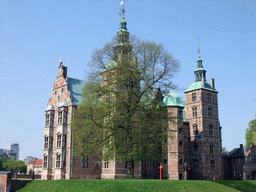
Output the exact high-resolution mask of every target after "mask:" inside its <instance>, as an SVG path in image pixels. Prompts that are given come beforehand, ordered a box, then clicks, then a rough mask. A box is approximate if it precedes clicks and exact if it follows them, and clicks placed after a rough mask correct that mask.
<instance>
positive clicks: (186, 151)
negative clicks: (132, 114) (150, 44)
mask: <svg viewBox="0 0 256 192" xmlns="http://www.w3.org/2000/svg"><path fill="white" fill-rule="evenodd" d="M117 36H118V44H117V45H116V46H119V48H121V49H122V45H123V43H128V44H129V32H128V30H127V28H126V21H125V20H124V17H123V18H122V19H121V22H120V28H119V31H118V32H117ZM112 64H113V62H110V63H109V64H108V67H106V69H107V70H105V73H107V71H108V69H110V68H111V67H112ZM191 75H192V74H191ZM194 75H195V81H194V82H191V84H190V85H189V86H188V89H187V90H186V91H185V92H184V93H185V102H184V101H182V100H181V98H180V96H179V95H178V94H176V93H175V92H174V91H173V90H170V91H169V92H168V93H167V94H166V95H162V93H161V92H160V90H151V91H152V93H153V94H154V95H159V94H161V95H162V101H163V104H164V106H165V107H166V108H167V111H168V113H171V114H172V115H173V117H174V118H175V119H176V123H169V125H168V128H169V130H170V131H172V132H173V133H174V137H173V139H172V140H168V141H167V143H164V144H163V150H165V151H167V152H168V153H167V154H168V155H166V157H165V159H164V162H162V166H163V178H166V179H174V180H178V179H202V180H210V179H212V178H213V177H215V179H216V180H217V179H218V180H220V179H234V178H236V177H238V179H239V178H240V179H241V178H243V177H244V178H245V179H255V178H256V171H255V170H256V163H255V162H256V160H255V157H256V149H255V148H254V147H253V146H251V147H250V148H245V149H244V148H241V147H240V148H238V149H237V150H235V151H232V154H230V155H229V154H227V155H225V156H223V155H222V140H221V129H222V127H221V126H220V122H219V113H218V91H217V90H216V89H215V82H214V79H210V83H208V82H207V81H206V70H205V69H204V68H203V64H202V59H201V57H200V55H199V56H198V59H197V64H196V62H195V71H194ZM102 78H104V76H103V75H102ZM84 85H85V82H84V81H82V80H78V79H75V78H70V77H68V76H67V67H65V66H64V65H63V62H62V60H61V61H60V63H59V67H58V74H57V79H56V81H55V82H54V85H53V88H52V94H51V97H50V99H49V101H48V105H47V108H46V111H45V126H44V149H43V170H42V175H41V179H54V180H57V179H99V178H101V179H118V178H124V177H126V176H127V171H126V165H125V163H123V162H119V161H109V162H105V161H101V160H100V158H99V156H92V157H87V158H83V159H79V158H78V157H76V156H75V155H74V154H73V153H72V147H71V146H72V136H71V128H70V125H71V119H72V113H73V111H74V108H76V107H77V105H78V104H79V103H80V102H81V101H82V88H83V86H84ZM239 149H240V153H239ZM236 151H238V152H236ZM242 154H243V155H244V157H245V158H242V156H241V155H242ZM248 154H254V156H250V155H248ZM232 155H233V156H232ZM245 155H246V156H245ZM239 158H240V163H241V160H242V161H246V162H247V164H244V163H243V162H242V163H243V165H244V166H241V167H240V168H239V170H240V172H238V171H237V172H236V171H235V172H236V173H235V174H234V173H233V170H237V167H239V164H240V163H239V160H238V159H239ZM253 158H254V160H253ZM234 159H235V160H236V161H234ZM231 160H232V161H231ZM235 162H236V163H235ZM159 165H160V163H158V162H154V161H148V162H144V163H141V164H135V168H134V176H135V177H136V178H158V177H159ZM241 165H242V164H241ZM234 175H235V176H234Z"/></svg>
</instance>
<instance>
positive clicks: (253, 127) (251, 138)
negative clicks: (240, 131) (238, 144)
mask: <svg viewBox="0 0 256 192" xmlns="http://www.w3.org/2000/svg"><path fill="white" fill-rule="evenodd" d="M245 140H246V145H245V146H246V147H250V144H251V143H253V144H254V145H256V119H254V120H252V121H250V122H249V127H248V128H247V129H246V133H245Z"/></svg>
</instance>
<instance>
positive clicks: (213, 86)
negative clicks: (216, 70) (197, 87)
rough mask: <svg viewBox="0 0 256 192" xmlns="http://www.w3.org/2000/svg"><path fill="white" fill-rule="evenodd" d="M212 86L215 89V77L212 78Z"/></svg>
mask: <svg viewBox="0 0 256 192" xmlns="http://www.w3.org/2000/svg"><path fill="white" fill-rule="evenodd" d="M211 87H212V88H213V89H215V85H214V79H213V78H211Z"/></svg>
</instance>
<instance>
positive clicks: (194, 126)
mask: <svg viewBox="0 0 256 192" xmlns="http://www.w3.org/2000/svg"><path fill="white" fill-rule="evenodd" d="M193 134H194V135H196V136H197V135H198V128H197V125H193Z"/></svg>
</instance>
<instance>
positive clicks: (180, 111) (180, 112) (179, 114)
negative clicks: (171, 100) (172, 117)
mask: <svg viewBox="0 0 256 192" xmlns="http://www.w3.org/2000/svg"><path fill="white" fill-rule="evenodd" d="M178 117H179V118H182V110H179V113H178Z"/></svg>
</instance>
